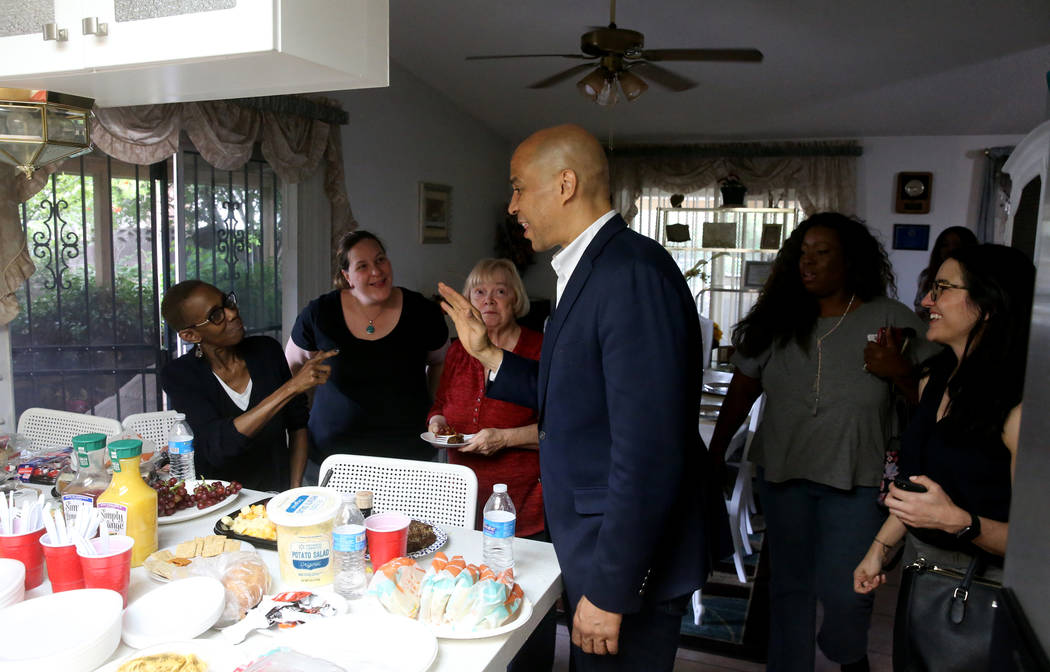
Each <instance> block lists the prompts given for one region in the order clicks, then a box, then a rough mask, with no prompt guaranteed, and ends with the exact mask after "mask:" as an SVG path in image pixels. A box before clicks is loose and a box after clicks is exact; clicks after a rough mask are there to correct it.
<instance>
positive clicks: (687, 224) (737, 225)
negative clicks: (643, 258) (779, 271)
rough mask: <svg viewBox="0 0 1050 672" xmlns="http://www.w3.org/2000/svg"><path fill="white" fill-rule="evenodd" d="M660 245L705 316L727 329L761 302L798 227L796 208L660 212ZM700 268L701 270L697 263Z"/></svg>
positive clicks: (662, 210)
mask: <svg viewBox="0 0 1050 672" xmlns="http://www.w3.org/2000/svg"><path fill="white" fill-rule="evenodd" d="M658 212H659V221H660V227H659V231H658V235H659V236H660V238H659V242H660V243H661V244H662V245H663V246H664V248H665V249H666V250H667V251H668V252H669V253H670V254H671V256H672V257H673V258H674V260H675V261H676V262H677V263H678V266H679V267H680V268H681V269H682V272H683V273H686V274H687V275H689V271H690V269H696V270H697V271H698V272H697V273H695V275H693V277H691V278H687V281H688V283H689V288H690V290H691V291H692V292H693V296H694V297H696V306H697V309H698V310H699V311H700V314H701V315H705V316H707V317H710V318H711V319H712V320H714V321H715V322H717V323H718V324H719V326H720V327H721V328H722V330H723V332H724V334H725V335H724V337H723V339H722V342H723V343H726V342H728V338H729V330H730V329H732V326H733V325H734V324H736V323H737V321H739V320H740V318H742V317H743V316H744V315H746V314H747V311H748V310H750V308H751V306H752V304H754V302H755V300H756V299H757V298H758V292H759V290H761V289H762V284H763V283H764V282H765V278H766V276H767V275H768V273H769V268H770V266H771V264H772V261H773V258H774V257H776V254H777V251H778V250H779V249H780V246H781V245H782V244H783V243H784V241H785V240H786V239H787V237H788V236H789V235H790V234H791V232H792V231H793V230H794V229H795V226H796V225H797V224H798V218H799V214H800V213H799V211H798V210H797V209H793V208H659V209H658ZM699 262H703V263H700V265H699V266H697V264H698V263H699Z"/></svg>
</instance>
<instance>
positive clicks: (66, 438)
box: [18, 408, 121, 450]
mask: <svg viewBox="0 0 1050 672" xmlns="http://www.w3.org/2000/svg"><path fill="white" fill-rule="evenodd" d="M120 431H121V427H120V421H119V420H116V419H114V418H103V417H99V416H97V415H87V414H86V413H70V412H68V411H54V410H51V409H49V408H27V409H26V410H24V411H23V412H22V415H21V416H20V417H19V418H18V433H19V434H22V435H24V436H26V437H28V438H29V440H30V442H32V444H33V449H34V450H43V449H45V448H54V447H56V446H59V447H66V446H72V445H73V437H74V436H77V435H79V434H88V433H90V432H98V433H101V434H106V435H108V436H115V435H117V434H120Z"/></svg>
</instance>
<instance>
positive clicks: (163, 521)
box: [157, 479, 241, 525]
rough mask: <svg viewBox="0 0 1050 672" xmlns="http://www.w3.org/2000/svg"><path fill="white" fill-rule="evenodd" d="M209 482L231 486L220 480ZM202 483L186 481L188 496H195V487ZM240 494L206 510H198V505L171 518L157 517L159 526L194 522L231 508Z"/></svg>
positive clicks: (199, 481)
mask: <svg viewBox="0 0 1050 672" xmlns="http://www.w3.org/2000/svg"><path fill="white" fill-rule="evenodd" d="M207 480H208V482H209V483H222V484H223V485H225V486H229V485H230V482H229V481H220V480H218V479H207ZM200 483H201V480H200V479H197V480H193V481H186V492H187V493H188V494H191V495H192V494H193V489H194V488H195V487H197V485H198V484H200ZM240 494H241V493H240V491H238V492H237V493H235V494H233V495H230V496H228V497H227V498H226V499H224V500H222V501H221V502H219V503H218V504H212V505H211V506H209V507H207V508H204V509H198V508H197V505H196V504H194V505H193V506H191V507H190V508H188V509H182V510H181V511H176V512H175V513H173V514H171V515H170V516H157V524H158V525H170V524H172V523H181V522H182V521H184V520H193V519H194V518H200V517H201V516H206V515H208V514H209V513H211V512H213V511H218V510H219V509H221V508H223V507H225V506H229V505H230V504H232V503H233V502H235V501H237V497H239V496H240Z"/></svg>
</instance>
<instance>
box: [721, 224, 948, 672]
mask: <svg viewBox="0 0 1050 672" xmlns="http://www.w3.org/2000/svg"><path fill="white" fill-rule="evenodd" d="M888 291H893V292H894V293H895V292H896V286H895V284H894V280H893V271H892V270H891V267H890V263H889V260H888V258H887V257H886V252H885V250H884V249H883V247H882V245H881V244H880V243H879V241H878V240H876V239H875V237H874V236H872V234H871V233H870V232H869V231H868V228H867V227H866V226H865V225H864V224H862V223H861V222H859V221H857V220H854V219H851V218H849V217H846V216H845V215H841V214H838V213H833V212H825V213H819V214H816V215H813V216H812V217H810V218H809V219H807V220H805V221H804V222H802V223H801V224H800V225H799V227H798V228H797V229H796V230H795V231H794V232H793V233H792V234H791V236H790V238H788V240H787V242H786V243H785V244H784V247H783V248H782V249H781V250H780V252H779V253H778V254H777V257H776V259H775V261H774V262H773V269H772V271H771V273H770V276H769V279H768V280H767V281H766V284H765V287H763V289H762V293H761V294H760V295H759V298H758V301H757V302H756V303H755V305H754V307H753V308H752V309H751V312H750V313H748V315H747V317H745V318H744V319H743V320H742V321H741V322H740V323H739V324H737V326H736V327H735V329H734V331H733V343H734V345H735V346H736V353H735V354H734V356H733V363H734V364H735V365H736V372H735V373H734V375H733V380H732V382H731V383H730V386H729V390H728V392H727V395H726V399H725V402H724V404H723V406H722V411H721V413H720V414H719V417H718V424H717V425H716V427H715V431H714V435H713V436H712V439H711V448H710V450H711V454H712V456H713V458H714V460H715V462H716V463H718V462H721V461H723V460H724V457H725V450H726V447H727V446H728V443H729V439H730V438H731V437H732V436H733V434H734V433H735V431H736V429H737V428H738V427H739V426H740V424H741V423H742V422H743V420H744V418H745V417H746V416H747V413H748V410H749V409H750V408H751V405H752V404H753V403H754V401H755V400H756V399H757V398H758V397H759V395H760V394H762V393H763V392H765V394H766V404H765V411H764V413H763V418H762V422H761V424H760V425H759V427H758V430H757V431H756V433H755V437H754V440H753V442H752V445H751V453H750V459H751V461H752V462H754V463H755V464H756V465H757V466H758V487H759V494H760V496H761V498H762V506H763V510H764V512H765V517H766V540H767V542H768V544H769V552H770V572H771V576H770V635H769V667H768V669H770V670H806V671H810V670H812V669H813V664H814V657H815V648H814V635H815V629H816V611H817V610H816V607H817V601H818V600H819V601H820V602H821V604H822V605H823V608H824V619H823V624H822V626H821V630H820V634H819V636H817V638H816V639H817V643H818V644H819V645H820V647H821V650H822V651H823V652H824V654H825V655H826V656H827V657H828V658H830V659H831V660H833V661H835V662H838V663H840V664H842V669H844V670H866V669H868V661H867V641H868V639H867V633H868V626H869V623H870V621H871V607H872V603H873V600H872V599H871V596H870V595H859V594H857V593H855V592H854V591H853V590H852V588H853V568H854V566H855V565H856V559H857V558H858V557H860V555H863V553H864V551H866V550H867V548H868V545H869V544H870V543H871V539H872V536H873V534H874V532H875V531H876V530H878V529H879V526H880V525H881V524H882V521H883V520H884V518H885V514H884V513H883V512H882V510H880V508H879V506H878V504H877V497H878V486H879V484H880V482H881V480H882V471H883V464H884V461H885V452H886V444H887V441H888V439H889V436H888V430H889V425H890V400H891V388H892V386H893V384H896V385H898V386H899V387H901V388H905V389H907V388H911V390H912V394H914V388H915V385H916V381H917V379H916V378H915V376H914V373H913V372H914V368H915V367H914V365H913V364H912V362H913V361H918V359H916V358H915V357H912V355H916V354H918V355H919V356H920V357H921V356H922V354H923V351H924V350H925V351H929V349H930V348H932V347H936V346H932V344H926V342H925V341H923V342H922V343H923V344H924V345H921V346H919V345H917V346H912V347H906V348H905V350H904V353H905V356H904V357H902V356H899V355H897V353H898V352H899V351H900V345H901V344H898V343H896V342H895V341H893V340H891V342H890V343H889V344H888V345H887V346H886V347H882V348H878V347H872V346H873V345H874V344H868V341H869V337H873V336H874V335H875V334H877V333H878V332H879V329H880V328H883V327H897V328H899V329H902V330H905V329H906V330H909V331H912V332H914V333H923V332H925V327H924V326H923V324H922V322H920V321H919V318H918V317H917V316H916V315H915V313H913V312H912V311H911V310H910V309H909V308H908V307H907V306H905V305H903V304H901V303H900V302H898V301H895V300H893V299H891V298H889V297H888V296H887V292H888ZM887 331H890V330H887ZM913 340H914V339H913ZM866 344H868V345H869V347H868V349H866V348H865V346H866ZM906 357H911V360H912V361H909V360H908V359H906Z"/></svg>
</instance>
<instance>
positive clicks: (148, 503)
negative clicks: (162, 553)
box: [98, 439, 157, 567]
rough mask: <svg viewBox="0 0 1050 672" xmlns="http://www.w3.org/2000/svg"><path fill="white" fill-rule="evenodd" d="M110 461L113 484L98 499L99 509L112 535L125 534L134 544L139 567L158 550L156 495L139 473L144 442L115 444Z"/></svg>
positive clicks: (134, 562) (134, 558)
mask: <svg viewBox="0 0 1050 672" xmlns="http://www.w3.org/2000/svg"><path fill="white" fill-rule="evenodd" d="M109 459H110V461H111V462H112V463H113V480H112V481H111V482H110V484H109V487H108V488H106V490H105V491H104V492H103V493H102V494H101V495H99V497H98V509H99V512H100V513H101V514H102V517H103V518H105V520H106V525H107V526H108V527H109V531H110V534H126V535H127V536H129V537H131V538H132V539H134V540H135V547H134V548H133V549H132V550H131V566H132V567H138V566H139V565H141V564H142V562H143V561H144V560H145V559H146V558H147V557H148V556H149V555H150V554H151V553H153V552H154V551H156V550H157V491H156V490H154V489H153V488H151V487H149V486H148V485H146V482H145V481H143V480H142V474H141V473H139V462H140V461H141V459H142V441H140V440H139V439H122V440H120V441H114V442H113V443H111V444H109Z"/></svg>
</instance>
